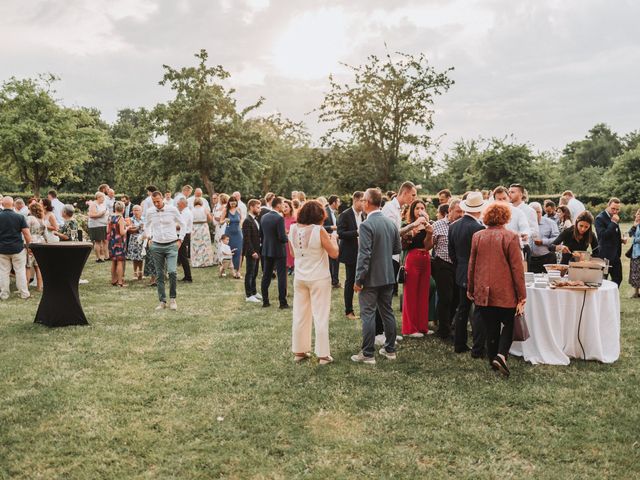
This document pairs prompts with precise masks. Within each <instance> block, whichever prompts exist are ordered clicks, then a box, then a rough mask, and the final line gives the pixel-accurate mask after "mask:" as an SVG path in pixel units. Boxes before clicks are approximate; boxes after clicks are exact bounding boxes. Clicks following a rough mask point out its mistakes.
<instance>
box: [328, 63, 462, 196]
mask: <svg viewBox="0 0 640 480" xmlns="http://www.w3.org/2000/svg"><path fill="white" fill-rule="evenodd" d="M397 55H398V57H399V58H397V59H394V58H392V56H391V55H390V54H387V55H386V57H385V58H384V59H380V58H378V57H377V56H375V55H372V56H370V57H368V59H367V60H368V61H367V63H365V64H364V65H359V66H351V65H346V66H347V67H348V68H349V69H350V70H351V72H353V75H354V78H353V82H352V83H351V84H348V83H345V84H341V83H338V82H337V81H336V80H335V79H334V78H333V76H330V77H329V87H330V90H329V93H327V94H326V95H325V98H324V100H323V102H322V104H321V105H320V107H319V108H318V110H317V111H318V112H319V120H320V121H321V122H327V123H329V124H330V128H329V130H328V131H327V134H326V135H325V136H324V137H323V142H324V144H325V145H327V146H330V147H335V146H336V145H341V144H344V143H345V137H346V144H347V146H348V149H347V150H346V153H347V154H349V153H351V152H353V149H352V148H351V146H350V144H351V143H354V144H356V145H358V147H356V149H357V151H358V153H359V154H364V158H363V159H364V160H366V162H367V163H369V164H371V165H372V167H375V168H373V169H368V170H373V171H374V175H373V176H371V177H369V181H372V182H373V183H374V184H377V185H380V186H381V187H383V188H391V187H393V183H394V182H395V181H396V180H397V179H396V178H395V176H396V175H395V174H396V168H397V167H398V166H399V164H400V163H401V162H402V161H403V160H408V159H410V158H411V157H412V156H413V157H414V158H415V156H420V155H424V154H425V152H426V151H427V150H428V149H429V148H430V147H432V145H433V141H432V138H431V136H430V134H429V132H430V131H431V130H432V128H433V113H434V111H433V104H434V98H435V96H437V95H440V94H442V93H444V92H446V91H447V90H448V89H449V87H451V85H453V83H454V82H453V80H451V79H450V78H449V76H448V74H449V72H450V71H451V70H453V69H452V68H449V69H446V70H445V71H443V72H437V71H436V70H435V69H434V67H432V66H431V65H430V64H429V61H428V59H427V57H426V56H425V55H424V54H419V55H409V54H404V53H398V54H397ZM413 163H414V165H420V164H421V162H420V161H418V160H415V159H414V162H413ZM421 166H424V164H422V165H421Z"/></svg>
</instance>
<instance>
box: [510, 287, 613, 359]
mask: <svg viewBox="0 0 640 480" xmlns="http://www.w3.org/2000/svg"><path fill="white" fill-rule="evenodd" d="M583 301H584V309H583V308H582V306H583ZM581 311H582V320H580V312H581ZM525 318H526V321H527V326H528V327H529V333H530V335H531V336H530V337H529V338H528V339H527V340H526V341H525V342H513V344H512V346H511V350H510V353H511V354H512V355H517V356H519V357H524V359H525V360H526V361H527V362H531V363H533V364H537V363H545V364H550V365H568V364H569V359H570V358H584V359H586V360H598V361H600V362H603V363H613V362H615V361H616V360H617V359H618V357H619V356H620V294H619V292H618V286H617V285H616V284H615V283H613V282H611V281H608V280H604V281H603V283H602V286H601V287H600V288H598V289H597V290H587V291H586V292H584V291H575V290H563V289H555V290H552V289H550V288H534V287H527V303H526V309H525ZM581 344H582V345H581ZM583 349H584V350H583Z"/></svg>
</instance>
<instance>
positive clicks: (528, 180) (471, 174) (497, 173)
mask: <svg viewBox="0 0 640 480" xmlns="http://www.w3.org/2000/svg"><path fill="white" fill-rule="evenodd" d="M464 179H465V182H466V184H467V189H468V190H472V189H483V188H494V187H497V186H498V185H504V186H508V185H509V184H510V183H521V184H523V185H524V186H525V187H526V188H527V189H528V190H529V192H531V193H533V192H537V191H539V190H541V189H542V187H543V186H544V172H543V171H542V170H541V169H540V168H539V167H538V165H537V162H536V158H535V156H534V155H533V152H532V151H531V147H530V146H529V145H528V144H525V143H516V142H515V141H513V140H511V141H507V140H506V139H497V138H492V139H491V140H488V145H487V147H486V148H485V149H484V150H483V151H482V152H481V153H480V154H478V155H474V156H473V157H472V161H471V165H470V168H469V169H468V170H467V171H466V172H465V174H464Z"/></svg>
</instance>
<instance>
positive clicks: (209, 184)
mask: <svg viewBox="0 0 640 480" xmlns="http://www.w3.org/2000/svg"><path fill="white" fill-rule="evenodd" d="M200 178H201V179H202V183H203V184H204V188H206V189H207V193H208V194H209V198H211V197H212V196H213V194H214V193H215V190H214V189H213V183H212V182H211V179H210V178H209V174H208V173H207V172H205V171H204V170H201V171H200Z"/></svg>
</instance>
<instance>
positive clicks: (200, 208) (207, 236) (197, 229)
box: [191, 198, 214, 268]
mask: <svg viewBox="0 0 640 480" xmlns="http://www.w3.org/2000/svg"><path fill="white" fill-rule="evenodd" d="M192 213H193V228H192V230H191V267H193V268H201V267H211V266H213V263H214V262H213V260H214V258H213V248H211V232H210V231H209V222H211V221H212V220H213V216H212V215H211V212H210V211H209V209H207V208H206V207H205V206H204V205H203V204H202V199H200V198H196V199H195V200H194V201H193V210H192Z"/></svg>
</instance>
